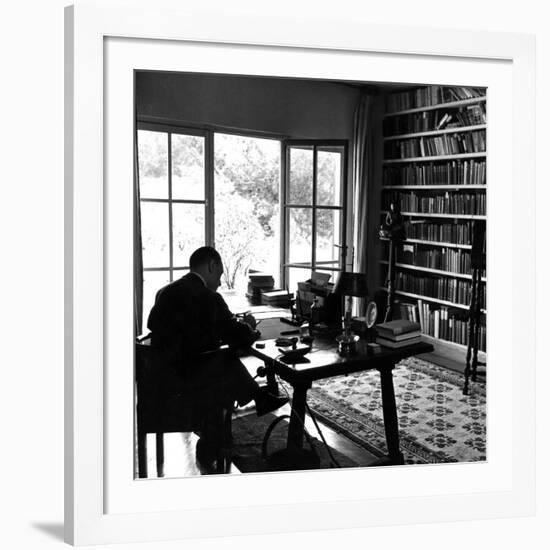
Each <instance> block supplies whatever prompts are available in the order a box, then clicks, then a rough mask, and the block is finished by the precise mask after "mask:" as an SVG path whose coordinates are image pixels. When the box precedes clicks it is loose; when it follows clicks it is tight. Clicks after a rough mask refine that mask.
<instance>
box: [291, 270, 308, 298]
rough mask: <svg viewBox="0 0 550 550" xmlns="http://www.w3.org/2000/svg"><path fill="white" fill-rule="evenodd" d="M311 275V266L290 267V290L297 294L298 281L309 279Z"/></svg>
mask: <svg viewBox="0 0 550 550" xmlns="http://www.w3.org/2000/svg"><path fill="white" fill-rule="evenodd" d="M310 277H311V268H309V267H308V268H307V269H301V268H299V267H289V268H288V291H289V292H292V293H293V294H294V296H296V291H297V289H298V283H299V282H300V283H301V282H303V281H307V280H308V279H309V278H310Z"/></svg>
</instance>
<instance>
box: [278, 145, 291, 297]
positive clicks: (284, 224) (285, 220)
mask: <svg viewBox="0 0 550 550" xmlns="http://www.w3.org/2000/svg"><path fill="white" fill-rule="evenodd" d="M289 151H290V150H289V148H288V147H286V145H285V143H284V141H282V142H281V186H280V190H279V212H280V214H279V216H280V232H281V237H280V250H281V253H282V260H283V261H282V262H281V267H280V276H281V283H282V284H284V286H285V288H288V269H287V268H286V267H285V264H286V263H287V262H288V224H289V211H288V208H287V204H286V203H287V193H288V178H289V173H288V172H289V165H290V163H289V162H288V155H289V154H290V153H289Z"/></svg>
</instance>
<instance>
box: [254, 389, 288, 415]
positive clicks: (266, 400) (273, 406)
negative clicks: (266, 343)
mask: <svg viewBox="0 0 550 550" xmlns="http://www.w3.org/2000/svg"><path fill="white" fill-rule="evenodd" d="M255 401H256V414H257V415H258V416H263V415H264V414H267V413H270V412H273V411H276V410H277V409H279V408H281V407H282V406H283V405H286V404H287V403H288V397H280V396H278V395H273V394H272V393H269V392H266V391H263V392H261V393H260V394H259V395H258V397H256V400H255Z"/></svg>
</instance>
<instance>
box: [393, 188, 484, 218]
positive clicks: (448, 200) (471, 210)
mask: <svg viewBox="0 0 550 550" xmlns="http://www.w3.org/2000/svg"><path fill="white" fill-rule="evenodd" d="M395 201H398V203H399V205H400V207H401V211H403V212H415V213H419V214H458V215H466V214H471V215H477V216H484V215H485V212H486V207H487V198H486V196H485V193H484V192H477V193H462V192H454V193H449V192H446V193H445V194H443V195H439V194H438V195H434V196H429V197H419V196H418V195H417V194H416V192H410V193H395V195H394V196H393V197H392V196H390V195H388V194H386V195H385V197H384V204H383V208H384V209H386V210H388V209H389V207H390V204H391V203H392V202H395Z"/></svg>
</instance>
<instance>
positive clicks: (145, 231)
mask: <svg viewBox="0 0 550 550" xmlns="http://www.w3.org/2000/svg"><path fill="white" fill-rule="evenodd" d="M168 240H169V237H168V204H164V203H154V202H142V203H141V245H142V250H143V267H168V266H169V265H170V248H169V245H168Z"/></svg>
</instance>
